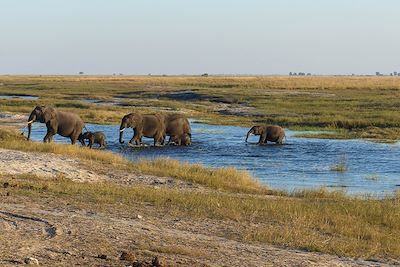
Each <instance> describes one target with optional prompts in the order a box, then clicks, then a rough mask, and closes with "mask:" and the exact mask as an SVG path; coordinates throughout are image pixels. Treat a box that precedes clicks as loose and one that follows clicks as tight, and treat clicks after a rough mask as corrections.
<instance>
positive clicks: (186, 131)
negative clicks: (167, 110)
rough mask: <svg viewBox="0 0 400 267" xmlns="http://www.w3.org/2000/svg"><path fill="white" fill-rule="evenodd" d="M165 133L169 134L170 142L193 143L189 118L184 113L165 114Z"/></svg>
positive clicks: (178, 143)
mask: <svg viewBox="0 0 400 267" xmlns="http://www.w3.org/2000/svg"><path fill="white" fill-rule="evenodd" d="M164 123H165V134H166V135H168V136H169V140H168V144H170V143H171V142H173V143H174V144H175V145H185V146H188V145H191V143H192V130H191V128H190V123H189V120H188V119H187V118H186V116H184V115H182V114H167V115H164Z"/></svg>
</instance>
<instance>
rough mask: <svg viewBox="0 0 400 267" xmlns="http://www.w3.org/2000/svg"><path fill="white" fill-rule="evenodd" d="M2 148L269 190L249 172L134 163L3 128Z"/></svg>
mask: <svg viewBox="0 0 400 267" xmlns="http://www.w3.org/2000/svg"><path fill="white" fill-rule="evenodd" d="M0 147H1V148H5V149H13V150H21V151H28V152H40V153H54V154H61V155H66V156H70V157H74V158H78V159H82V160H85V161H86V162H88V165H90V166H96V163H97V164H98V163H101V164H103V165H104V164H108V165H110V168H119V169H123V170H127V171H136V172H140V173H144V174H151V175H156V176H163V177H174V178H177V179H180V180H184V181H190V182H195V183H198V184H201V185H204V186H207V187H210V188H213V189H217V190H223V191H229V192H242V193H259V194H262V193H265V192H268V191H269V190H268V188H267V187H265V186H263V185H261V184H260V183H258V182H257V181H256V180H254V179H253V178H252V177H251V176H250V174H249V173H247V172H245V171H238V170H236V169H234V168H220V169H211V168H207V167H204V166H202V165H200V164H188V163H181V162H179V161H177V160H172V159H155V160H140V161H138V162H131V161H128V160H126V159H125V158H123V157H122V156H120V155H116V154H113V153H111V152H108V151H99V150H94V149H88V148H85V147H81V146H78V145H75V146H72V145H64V144H56V143H39V142H32V141H26V139H25V138H24V137H23V136H21V135H19V134H18V133H17V132H16V131H14V130H9V129H2V128H0ZM93 168H95V167H93Z"/></svg>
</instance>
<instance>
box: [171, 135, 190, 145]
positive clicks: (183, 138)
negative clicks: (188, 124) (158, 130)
mask: <svg viewBox="0 0 400 267" xmlns="http://www.w3.org/2000/svg"><path fill="white" fill-rule="evenodd" d="M169 144H173V145H176V146H190V145H191V144H192V140H191V138H190V135H189V134H187V133H185V134H182V135H180V136H178V135H172V136H171V137H170V140H169Z"/></svg>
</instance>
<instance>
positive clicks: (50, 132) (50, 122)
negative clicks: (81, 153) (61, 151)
mask: <svg viewBox="0 0 400 267" xmlns="http://www.w3.org/2000/svg"><path fill="white" fill-rule="evenodd" d="M36 121H39V122H40V123H45V124H46V127H47V134H46V136H45V137H44V138H43V142H45V143H46V142H49V143H50V142H51V141H52V140H53V136H54V135H55V134H59V135H61V136H63V137H69V138H70V139H71V144H75V142H76V141H77V140H79V141H80V142H81V144H82V145H85V143H84V142H83V140H82V128H83V127H84V125H85V124H84V122H83V120H82V119H81V118H80V117H79V116H78V115H77V114H75V113H71V112H63V111H58V110H56V109H54V108H52V107H46V106H36V107H35V108H34V109H33V111H32V112H31V114H30V116H29V119H28V138H27V139H28V140H29V139H30V136H31V131H32V123H34V122H36Z"/></svg>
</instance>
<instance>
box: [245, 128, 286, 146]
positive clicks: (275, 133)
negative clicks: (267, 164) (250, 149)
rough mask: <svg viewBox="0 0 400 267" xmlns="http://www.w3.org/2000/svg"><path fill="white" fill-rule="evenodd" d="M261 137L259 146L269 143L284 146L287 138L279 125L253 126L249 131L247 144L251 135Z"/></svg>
mask: <svg viewBox="0 0 400 267" xmlns="http://www.w3.org/2000/svg"><path fill="white" fill-rule="evenodd" d="M251 134H253V135H259V136H260V140H259V141H258V143H257V144H259V145H263V144H267V141H270V142H275V143H277V144H282V143H283V139H284V138H285V130H284V129H283V128H282V127H280V126H278V125H267V126H258V125H257V126H253V127H251V129H250V130H249V132H248V133H247V136H246V142H247V139H248V138H249V135H251Z"/></svg>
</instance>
